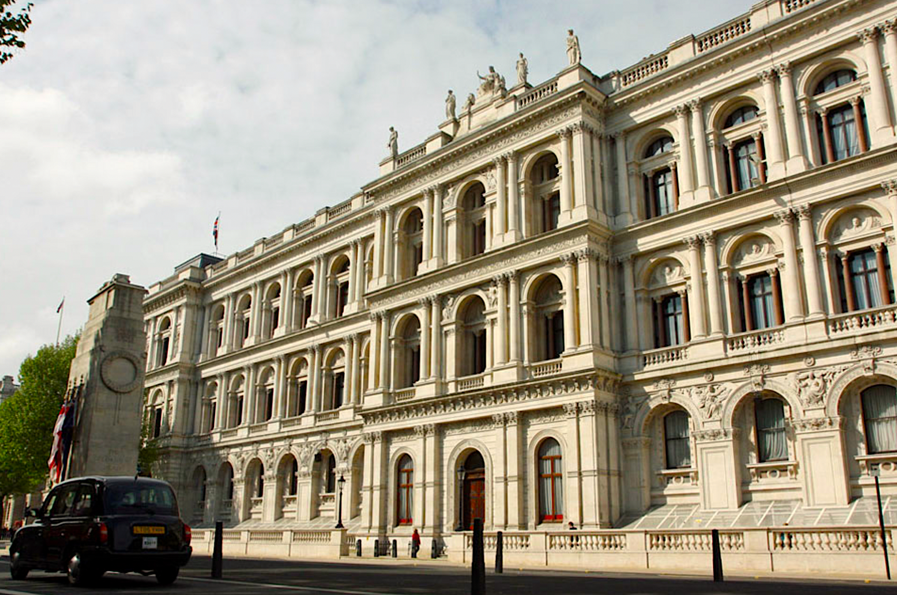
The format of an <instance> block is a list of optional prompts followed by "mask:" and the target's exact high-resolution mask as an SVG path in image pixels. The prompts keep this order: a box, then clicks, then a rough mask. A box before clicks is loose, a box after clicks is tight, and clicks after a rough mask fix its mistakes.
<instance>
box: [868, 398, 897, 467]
mask: <svg viewBox="0 0 897 595" xmlns="http://www.w3.org/2000/svg"><path fill="white" fill-rule="evenodd" d="M861 398H862V401H863V425H864V427H865V429H866V450H867V451H868V452H869V454H871V455H874V454H878V453H883V452H895V451H897V390H895V389H894V387H893V386H887V385H885V384H876V385H875V386H870V387H869V388H867V389H866V390H864V391H863V392H862V393H861Z"/></svg>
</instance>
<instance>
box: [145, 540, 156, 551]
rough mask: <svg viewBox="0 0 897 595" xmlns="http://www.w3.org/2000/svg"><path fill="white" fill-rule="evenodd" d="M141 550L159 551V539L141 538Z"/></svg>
mask: <svg viewBox="0 0 897 595" xmlns="http://www.w3.org/2000/svg"><path fill="white" fill-rule="evenodd" d="M143 549H145V550H157V549H159V538H158V537H144V538H143Z"/></svg>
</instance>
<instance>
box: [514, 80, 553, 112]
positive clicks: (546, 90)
mask: <svg viewBox="0 0 897 595" xmlns="http://www.w3.org/2000/svg"><path fill="white" fill-rule="evenodd" d="M557 92H558V82H557V79H553V80H550V81H548V82H547V83H545V84H542V85H539V86H538V87H536V88H534V89H531V90H529V91H528V92H527V93H526V94H525V95H521V96H520V98H519V99H517V109H523V108H525V107H526V106H528V105H531V104H533V103H536V102H537V101H542V100H543V99H545V98H546V97H550V96H551V95H554V94H555V93H557Z"/></svg>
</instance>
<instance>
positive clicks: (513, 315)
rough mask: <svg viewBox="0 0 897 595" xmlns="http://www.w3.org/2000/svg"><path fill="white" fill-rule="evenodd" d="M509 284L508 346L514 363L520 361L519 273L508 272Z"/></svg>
mask: <svg viewBox="0 0 897 595" xmlns="http://www.w3.org/2000/svg"><path fill="white" fill-rule="evenodd" d="M505 274H506V275H507V276H508V284H509V286H510V302H511V311H510V313H509V316H508V318H509V319H510V320H509V324H508V345H509V347H510V350H509V354H508V355H509V357H510V359H511V361H512V362H515V363H517V362H519V361H520V359H521V358H520V277H519V274H518V273H517V271H508V272H507V273H505Z"/></svg>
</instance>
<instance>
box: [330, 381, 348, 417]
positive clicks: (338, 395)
mask: <svg viewBox="0 0 897 595" xmlns="http://www.w3.org/2000/svg"><path fill="white" fill-rule="evenodd" d="M345 384H346V375H345V374H344V373H343V372H336V373H335V374H334V375H333V395H332V402H333V408H334V409H339V408H340V407H342V406H343V392H344V389H345Z"/></svg>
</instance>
